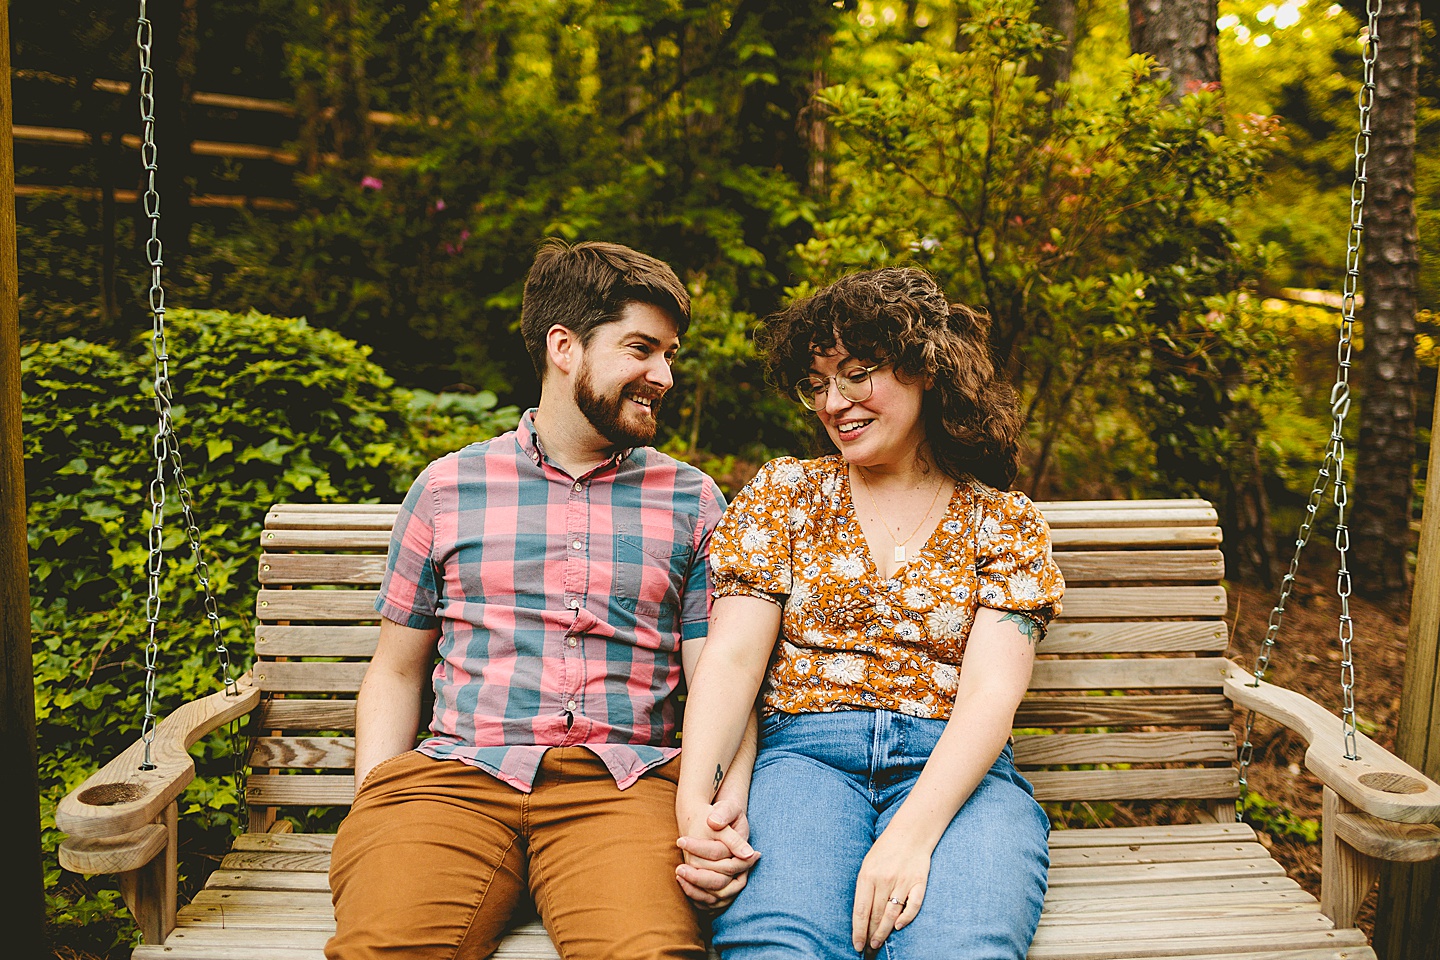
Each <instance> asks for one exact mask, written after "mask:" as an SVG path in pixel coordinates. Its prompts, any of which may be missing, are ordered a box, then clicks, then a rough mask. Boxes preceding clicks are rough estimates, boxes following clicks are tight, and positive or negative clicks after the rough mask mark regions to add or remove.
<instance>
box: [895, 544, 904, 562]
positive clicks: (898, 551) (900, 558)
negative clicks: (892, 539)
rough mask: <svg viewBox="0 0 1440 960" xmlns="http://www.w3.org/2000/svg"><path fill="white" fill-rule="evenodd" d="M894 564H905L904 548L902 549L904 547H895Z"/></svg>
mask: <svg viewBox="0 0 1440 960" xmlns="http://www.w3.org/2000/svg"><path fill="white" fill-rule="evenodd" d="M895 562H896V563H904V562H905V548H904V547H901V546H897V547H896V548H895Z"/></svg>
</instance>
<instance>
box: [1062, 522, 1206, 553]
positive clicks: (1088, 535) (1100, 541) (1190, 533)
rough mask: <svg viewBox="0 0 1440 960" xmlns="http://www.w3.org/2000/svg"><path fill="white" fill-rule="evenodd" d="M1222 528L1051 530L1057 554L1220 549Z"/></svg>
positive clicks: (1084, 528) (1086, 528)
mask: <svg viewBox="0 0 1440 960" xmlns="http://www.w3.org/2000/svg"><path fill="white" fill-rule="evenodd" d="M1220 540H1221V533H1220V528H1219V527H1203V526H1202V527H1079V528H1075V529H1065V528H1063V527H1062V528H1059V529H1056V528H1051V530H1050V542H1051V544H1052V545H1053V546H1054V548H1055V552H1056V553H1060V552H1062V551H1065V550H1078V549H1082V548H1083V549H1091V550H1126V549H1134V550H1150V549H1163V548H1166V547H1170V548H1174V549H1177V550H1178V549H1184V548H1201V547H1217V546H1219V545H1220Z"/></svg>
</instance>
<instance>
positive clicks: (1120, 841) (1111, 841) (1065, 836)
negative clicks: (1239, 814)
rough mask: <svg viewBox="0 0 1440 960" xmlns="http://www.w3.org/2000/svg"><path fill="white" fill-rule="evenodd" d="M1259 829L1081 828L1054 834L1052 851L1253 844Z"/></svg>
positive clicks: (1212, 826) (1226, 825)
mask: <svg viewBox="0 0 1440 960" xmlns="http://www.w3.org/2000/svg"><path fill="white" fill-rule="evenodd" d="M1254 839H1255V830H1254V828H1252V827H1251V826H1250V825H1249V824H1245V823H1177V824H1170V825H1163V824H1157V825H1145V826H1139V827H1080V828H1075V829H1069V830H1065V829H1059V828H1057V829H1054V830H1051V831H1050V848H1051V849H1052V850H1053V849H1056V848H1058V847H1108V846H1129V845H1131V844H1136V843H1220V842H1222V841H1225V840H1241V841H1250V840H1254Z"/></svg>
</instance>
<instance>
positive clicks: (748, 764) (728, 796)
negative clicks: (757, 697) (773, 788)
mask: <svg viewBox="0 0 1440 960" xmlns="http://www.w3.org/2000/svg"><path fill="white" fill-rule="evenodd" d="M759 737H760V724H759V717H758V713H757V711H756V710H751V711H750V718H749V719H748V720H747V721H746V722H745V733H744V735H743V736H742V737H741V738H740V747H739V749H737V750H736V751H735V759H733V760H731V761H730V766H729V768H727V769H726V771H725V778H724V779H723V780H722V781H721V782H720V790H719V791H718V792H717V793H716V794H715V800H716V802H717V803H718V802H719V801H721V800H733V801H735V802H736V803H738V804H739V805H740V809H741V810H744V809H746V807H748V806H749V800H750V775H751V774H752V773H753V772H754V770H755V750H756V745H757V741H758V740H759Z"/></svg>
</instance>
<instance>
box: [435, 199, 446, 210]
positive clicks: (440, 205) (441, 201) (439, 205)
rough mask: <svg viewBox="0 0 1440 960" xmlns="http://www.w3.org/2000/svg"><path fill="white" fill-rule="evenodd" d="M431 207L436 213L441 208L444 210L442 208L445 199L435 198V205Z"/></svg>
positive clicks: (443, 207)
mask: <svg viewBox="0 0 1440 960" xmlns="http://www.w3.org/2000/svg"><path fill="white" fill-rule="evenodd" d="M433 209H434V211H435V212H436V213H439V212H440V211H441V210H444V209H445V201H444V200H436V201H435V206H434V208H433Z"/></svg>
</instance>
